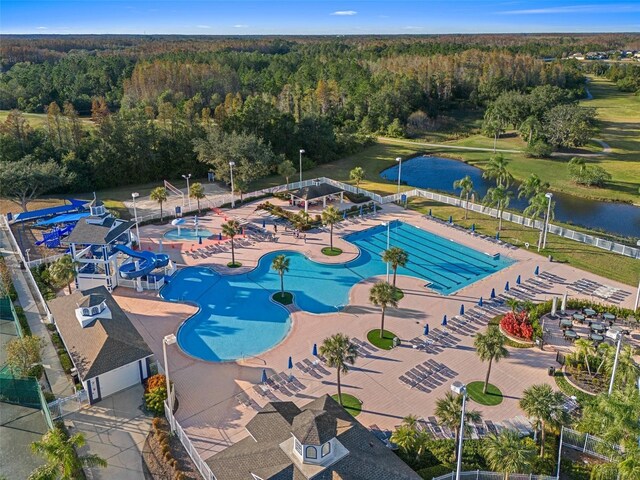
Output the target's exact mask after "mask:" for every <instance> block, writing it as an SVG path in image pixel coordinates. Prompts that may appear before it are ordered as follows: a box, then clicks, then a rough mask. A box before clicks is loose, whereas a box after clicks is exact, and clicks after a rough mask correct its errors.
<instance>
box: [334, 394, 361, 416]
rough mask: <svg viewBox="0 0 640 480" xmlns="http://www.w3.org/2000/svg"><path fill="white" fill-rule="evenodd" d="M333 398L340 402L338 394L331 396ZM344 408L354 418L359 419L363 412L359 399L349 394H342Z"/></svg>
mask: <svg viewBox="0 0 640 480" xmlns="http://www.w3.org/2000/svg"><path fill="white" fill-rule="evenodd" d="M331 398H333V399H334V400H335V401H336V402H338V395H337V394H336V395H331ZM342 406H343V407H344V409H345V410H346V411H347V412H349V413H350V414H351V416H353V417H357V416H358V415H360V412H361V411H362V402H361V401H360V400H359V399H358V398H356V397H354V396H353V395H349V394H348V393H343V394H342Z"/></svg>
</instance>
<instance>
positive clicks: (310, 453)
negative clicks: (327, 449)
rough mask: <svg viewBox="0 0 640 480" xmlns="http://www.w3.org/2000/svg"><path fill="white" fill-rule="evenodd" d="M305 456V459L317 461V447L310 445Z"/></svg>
mask: <svg viewBox="0 0 640 480" xmlns="http://www.w3.org/2000/svg"><path fill="white" fill-rule="evenodd" d="M304 456H305V458H309V459H312V460H315V459H316V458H318V452H317V451H316V447H313V446H311V445H309V446H308V447H307V448H305V451H304Z"/></svg>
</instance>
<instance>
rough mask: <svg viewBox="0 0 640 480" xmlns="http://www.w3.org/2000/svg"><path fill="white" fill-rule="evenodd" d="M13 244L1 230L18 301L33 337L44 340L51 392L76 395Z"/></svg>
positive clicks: (1, 251) (0, 239)
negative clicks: (12, 247)
mask: <svg viewBox="0 0 640 480" xmlns="http://www.w3.org/2000/svg"><path fill="white" fill-rule="evenodd" d="M10 245H11V243H10V242H9V238H8V237H7V232H6V231H5V230H4V229H0V255H2V256H4V257H5V261H6V262H7V266H8V267H9V268H10V270H11V278H12V279H13V285H14V286H15V289H16V292H17V293H18V300H19V302H20V305H21V306H22V308H23V309H24V314H25V316H26V317H27V322H28V323H29V327H30V328H31V333H32V334H33V335H38V336H39V337H42V338H43V339H44V348H43V350H42V364H43V365H44V368H45V371H46V373H47V378H48V380H49V384H50V385H51V391H52V392H53V393H54V395H55V396H56V397H66V396H68V395H72V394H73V393H74V389H73V385H72V384H71V381H70V380H69V377H67V375H66V374H65V373H64V370H63V368H62V365H61V364H60V359H59V358H58V354H57V353H56V349H55V347H54V346H53V343H52V342H51V337H50V336H49V332H48V331H47V327H46V324H45V323H43V316H42V314H41V313H40V310H39V308H38V304H37V303H36V300H35V299H34V298H33V294H32V293H31V290H29V284H28V283H27V279H26V278H25V275H24V272H23V271H22V270H20V265H19V263H18V260H17V259H16V255H15V254H14V252H13V251H12V250H11V246H10Z"/></svg>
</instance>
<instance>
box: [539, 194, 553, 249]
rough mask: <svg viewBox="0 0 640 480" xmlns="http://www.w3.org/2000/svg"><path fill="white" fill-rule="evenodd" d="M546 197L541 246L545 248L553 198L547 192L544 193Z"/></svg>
mask: <svg viewBox="0 0 640 480" xmlns="http://www.w3.org/2000/svg"><path fill="white" fill-rule="evenodd" d="M544 196H545V197H546V198H547V200H548V203H547V216H546V218H545V219H544V236H543V237H542V248H547V231H548V230H549V215H551V199H552V198H553V193H551V192H547V193H545V194H544Z"/></svg>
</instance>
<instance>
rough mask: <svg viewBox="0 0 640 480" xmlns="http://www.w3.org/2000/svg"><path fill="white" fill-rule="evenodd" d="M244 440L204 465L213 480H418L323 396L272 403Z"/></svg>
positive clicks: (383, 446)
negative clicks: (304, 401) (300, 404)
mask: <svg viewBox="0 0 640 480" xmlns="http://www.w3.org/2000/svg"><path fill="white" fill-rule="evenodd" d="M246 429H247V432H248V433H249V436H248V437H246V438H244V439H243V440H241V441H239V442H237V443H235V444H234V445H232V446H231V447H229V448H227V449H226V450H223V451H222V452H220V453H218V454H216V455H214V456H212V457H210V458H209V459H208V460H207V461H206V462H207V464H208V465H209V467H210V468H211V471H212V472H213V474H214V475H215V477H216V479H217V480H333V479H335V478H340V479H342V480H389V479H394V480H419V479H420V476H419V475H418V474H417V473H416V472H414V471H413V470H412V469H411V468H409V466H408V465H407V464H406V463H404V462H403V461H402V460H401V459H400V458H399V457H398V456H396V454H395V453H393V452H392V451H391V450H390V449H389V448H387V447H386V446H385V444H383V443H382V442H381V441H380V440H379V439H378V438H376V437H375V436H374V435H373V433H371V432H370V431H369V430H367V429H366V428H365V427H364V426H362V425H361V424H360V423H359V422H358V421H357V420H356V419H354V418H353V417H352V416H351V415H350V414H349V413H348V412H347V411H346V410H345V409H344V408H342V407H341V406H340V405H339V404H338V403H337V402H336V401H335V400H333V399H332V398H331V397H329V396H328V395H324V396H322V397H320V398H317V399H315V400H313V401H311V402H309V403H307V404H306V405H304V406H303V407H300V408H299V407H298V406H296V405H295V404H294V403H293V402H271V403H268V404H267V405H266V406H265V407H264V408H263V409H262V410H261V411H260V412H258V413H257V414H256V416H255V417H254V418H252V419H251V420H250V421H249V423H248V424H247V426H246Z"/></svg>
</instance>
